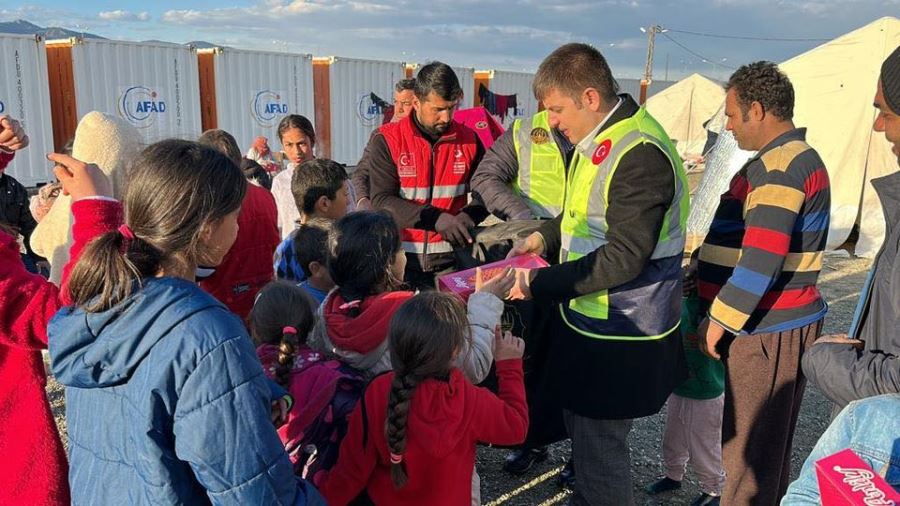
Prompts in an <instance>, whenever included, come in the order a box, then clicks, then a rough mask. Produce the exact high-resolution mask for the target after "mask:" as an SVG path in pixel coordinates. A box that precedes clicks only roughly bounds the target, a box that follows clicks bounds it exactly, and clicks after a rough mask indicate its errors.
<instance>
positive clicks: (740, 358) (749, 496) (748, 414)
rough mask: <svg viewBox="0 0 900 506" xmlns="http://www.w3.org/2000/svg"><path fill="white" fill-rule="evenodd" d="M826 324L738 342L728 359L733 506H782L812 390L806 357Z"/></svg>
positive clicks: (728, 465)
mask: <svg viewBox="0 0 900 506" xmlns="http://www.w3.org/2000/svg"><path fill="white" fill-rule="evenodd" d="M821 332H822V320H819V321H818V322H816V323H813V324H810V325H807V326H806V327H800V328H797V329H793V330H789V331H785V332H778V333H772V334H753V335H743V336H738V337H736V338H734V340H733V341H732V343H731V345H730V346H729V347H728V351H727V355H726V357H725V412H724V416H723V420H722V457H723V461H724V464H725V475H726V477H725V491H724V493H723V494H722V504H723V505H727V506H745V505H754V506H756V505H764V506H768V505H772V506H776V505H777V504H778V502H779V501H781V498H782V497H783V496H784V494H785V492H786V491H787V487H788V484H789V483H790V473H791V443H792V441H793V439H794V427H795V426H796V425H797V416H798V414H799V413H800V403H801V401H802V400H803V391H804V389H805V388H806V378H805V377H804V376H803V371H802V370H801V368H800V360H801V358H802V357H803V353H804V352H805V351H806V350H807V349H809V347H810V346H812V344H813V341H815V340H816V339H817V338H818V337H819V335H820V334H821Z"/></svg>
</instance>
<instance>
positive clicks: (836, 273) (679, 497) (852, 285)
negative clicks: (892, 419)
mask: <svg viewBox="0 0 900 506" xmlns="http://www.w3.org/2000/svg"><path fill="white" fill-rule="evenodd" d="M869 264H870V261H869V260H866V259H858V258H847V257H841V256H828V257H826V261H825V268H824V269H823V270H822V274H821V276H820V278H819V287H820V289H821V290H822V292H823V294H824V295H825V298H826V300H828V303H829V305H830V308H829V312H828V316H827V317H826V320H825V333H827V334H828V333H841V332H846V330H847V328H848V327H849V325H850V320H851V318H852V317H853V309H854V308H855V306H856V300H857V298H858V296H859V289H860V287H861V286H862V283H863V281H864V280H865V274H866V270H867V269H868V268H869ZM47 396H48V398H49V399H50V405H51V407H52V409H53V413H54V415H55V417H56V423H57V426H58V427H59V429H60V432H61V433H62V434H63V440H64V441H65V434H66V421H65V417H64V411H65V399H64V395H63V390H62V388H61V387H60V385H59V384H58V383H57V382H56V381H54V380H53V379H52V378H50V379H49V380H48V384H47ZM830 413H831V403H830V402H829V401H828V400H827V399H825V398H824V397H823V396H822V394H821V393H820V392H819V391H818V390H816V389H815V388H814V387H810V388H807V390H806V396H805V397H804V399H803V405H802V407H801V410H800V420H799V423H798V426H797V431H796V435H795V436H794V454H793V458H792V476H793V477H796V475H797V472H798V471H799V469H800V466H801V465H802V464H803V461H804V460H805V459H806V456H807V455H808V454H809V452H810V450H812V447H813V445H815V443H816V440H818V438H819V436H820V435H821V434H822V432H823V431H824V430H825V428H826V427H827V425H828V420H829V417H830ZM664 426H665V408H663V411H662V412H660V413H659V414H657V415H655V416H650V417H647V418H642V419H639V420H636V421H635V424H634V430H633V431H632V433H631V438H630V443H631V449H632V455H631V458H632V466H631V467H632V476H633V477H634V486H635V488H634V490H635V501H636V503H637V504H641V505H676V504H689V503H690V501H691V500H692V499H693V498H694V497H695V496H696V495H697V494H699V489H698V488H697V481H696V479H695V478H694V476H693V474H692V473H691V471H690V469H689V470H688V474H687V476H686V478H685V482H684V484H683V486H682V489H681V490H680V491H677V492H674V493H670V494H665V495H663V496H662V497H650V496H648V495H647V494H645V493H644V491H643V487H644V486H645V485H646V484H648V483H650V482H652V481H653V480H655V479H657V478H658V477H660V476H662V473H663V469H662V463H661V462H662V459H661V456H660V448H661V445H662V433H663V429H664ZM506 454H507V451H506V450H498V449H494V448H480V449H479V451H478V464H477V466H478V472H479V474H480V475H481V491H482V492H481V493H482V500H483V502H484V504H487V505H500V504H503V505H510V506H512V505H551V504H562V503H564V502H565V500H566V497H567V496H568V493H567V492H565V491H563V490H561V489H560V488H559V487H557V485H556V481H555V480H556V475H558V474H559V471H560V470H561V469H562V466H563V465H564V464H565V462H566V460H567V459H568V456H569V448H568V443H559V444H557V445H554V446H553V447H551V448H550V458H549V459H548V460H547V461H546V462H544V463H542V464H539V465H536V466H535V467H534V469H533V470H532V472H531V473H529V475H528V476H525V477H521V478H519V477H513V476H510V475H508V474H506V473H504V472H503V470H502V469H501V467H502V465H503V459H504V457H505V456H506Z"/></svg>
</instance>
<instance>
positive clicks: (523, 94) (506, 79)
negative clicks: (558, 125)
mask: <svg viewBox="0 0 900 506" xmlns="http://www.w3.org/2000/svg"><path fill="white" fill-rule="evenodd" d="M532 81H534V74H529V73H527V72H511V71H508V70H492V71H491V80H490V86H489V89H490V90H491V91H492V92H494V93H495V94H497V95H515V96H516V108H515V110H513V109H510V110H509V111H508V112H507V115H506V118H505V120H504V121H503V127H504V128H509V127H510V125H512V122H513V120H514V119H516V118H523V117H527V116H531V115H532V114H535V113H537V112H538V103H537V100H536V99H535V98H534V93H533V92H532V89H531V83H532ZM498 119H499V118H498Z"/></svg>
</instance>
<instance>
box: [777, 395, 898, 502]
mask: <svg viewBox="0 0 900 506" xmlns="http://www.w3.org/2000/svg"><path fill="white" fill-rule="evenodd" d="M846 448H850V449H851V450H853V451H854V452H856V454H857V455H859V457H860V458H861V459H862V460H863V461H864V462H865V463H866V464H868V465H869V467H871V468H872V470H873V471H875V472H876V473H878V474H879V475H880V476H881V477H882V478H884V480H885V481H886V482H887V483H888V484H889V485H891V486H892V487H894V489H895V490H900V394H888V395H881V396H878V397H869V398H867V399H863V400H860V401H855V402H852V403H850V404H849V405H848V406H847V407H846V408H844V410H843V411H841V413H840V414H839V415H838V416H837V418H835V419H834V421H833V422H832V423H831V425H830V426H829V427H828V430H826V431H825V433H824V434H822V437H821V438H819V442H818V443H816V446H815V448H813V450H812V453H810V454H809V457H808V458H807V459H806V462H804V463H803V468H802V469H801V470H800V476H799V477H798V478H797V480H796V481H794V482H793V483H791V486H790V488H788V492H787V495H786V496H785V497H784V499H783V500H782V501H781V506H790V505H795V504H815V505H818V504H821V500H820V498H819V484H818V479H817V478H816V468H815V464H816V461H818V460H819V459H822V458H825V457H827V456H829V455H832V454H834V453H837V452H839V451H841V450H844V449H846Z"/></svg>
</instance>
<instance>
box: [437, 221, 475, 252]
mask: <svg viewBox="0 0 900 506" xmlns="http://www.w3.org/2000/svg"><path fill="white" fill-rule="evenodd" d="M472 228H475V222H474V221H472V218H470V217H469V215H468V214H466V213H459V214H457V215H456V216H454V215H452V214H450V213H441V216H440V217H439V218H438V220H437V223H435V224H434V231H435V232H437V233H439V234H441V236H442V237H443V238H444V240H445V241H448V242H450V243H451V244H453V245H454V246H465V245H467V244H472V235H471V234H470V233H469V229H472Z"/></svg>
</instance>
